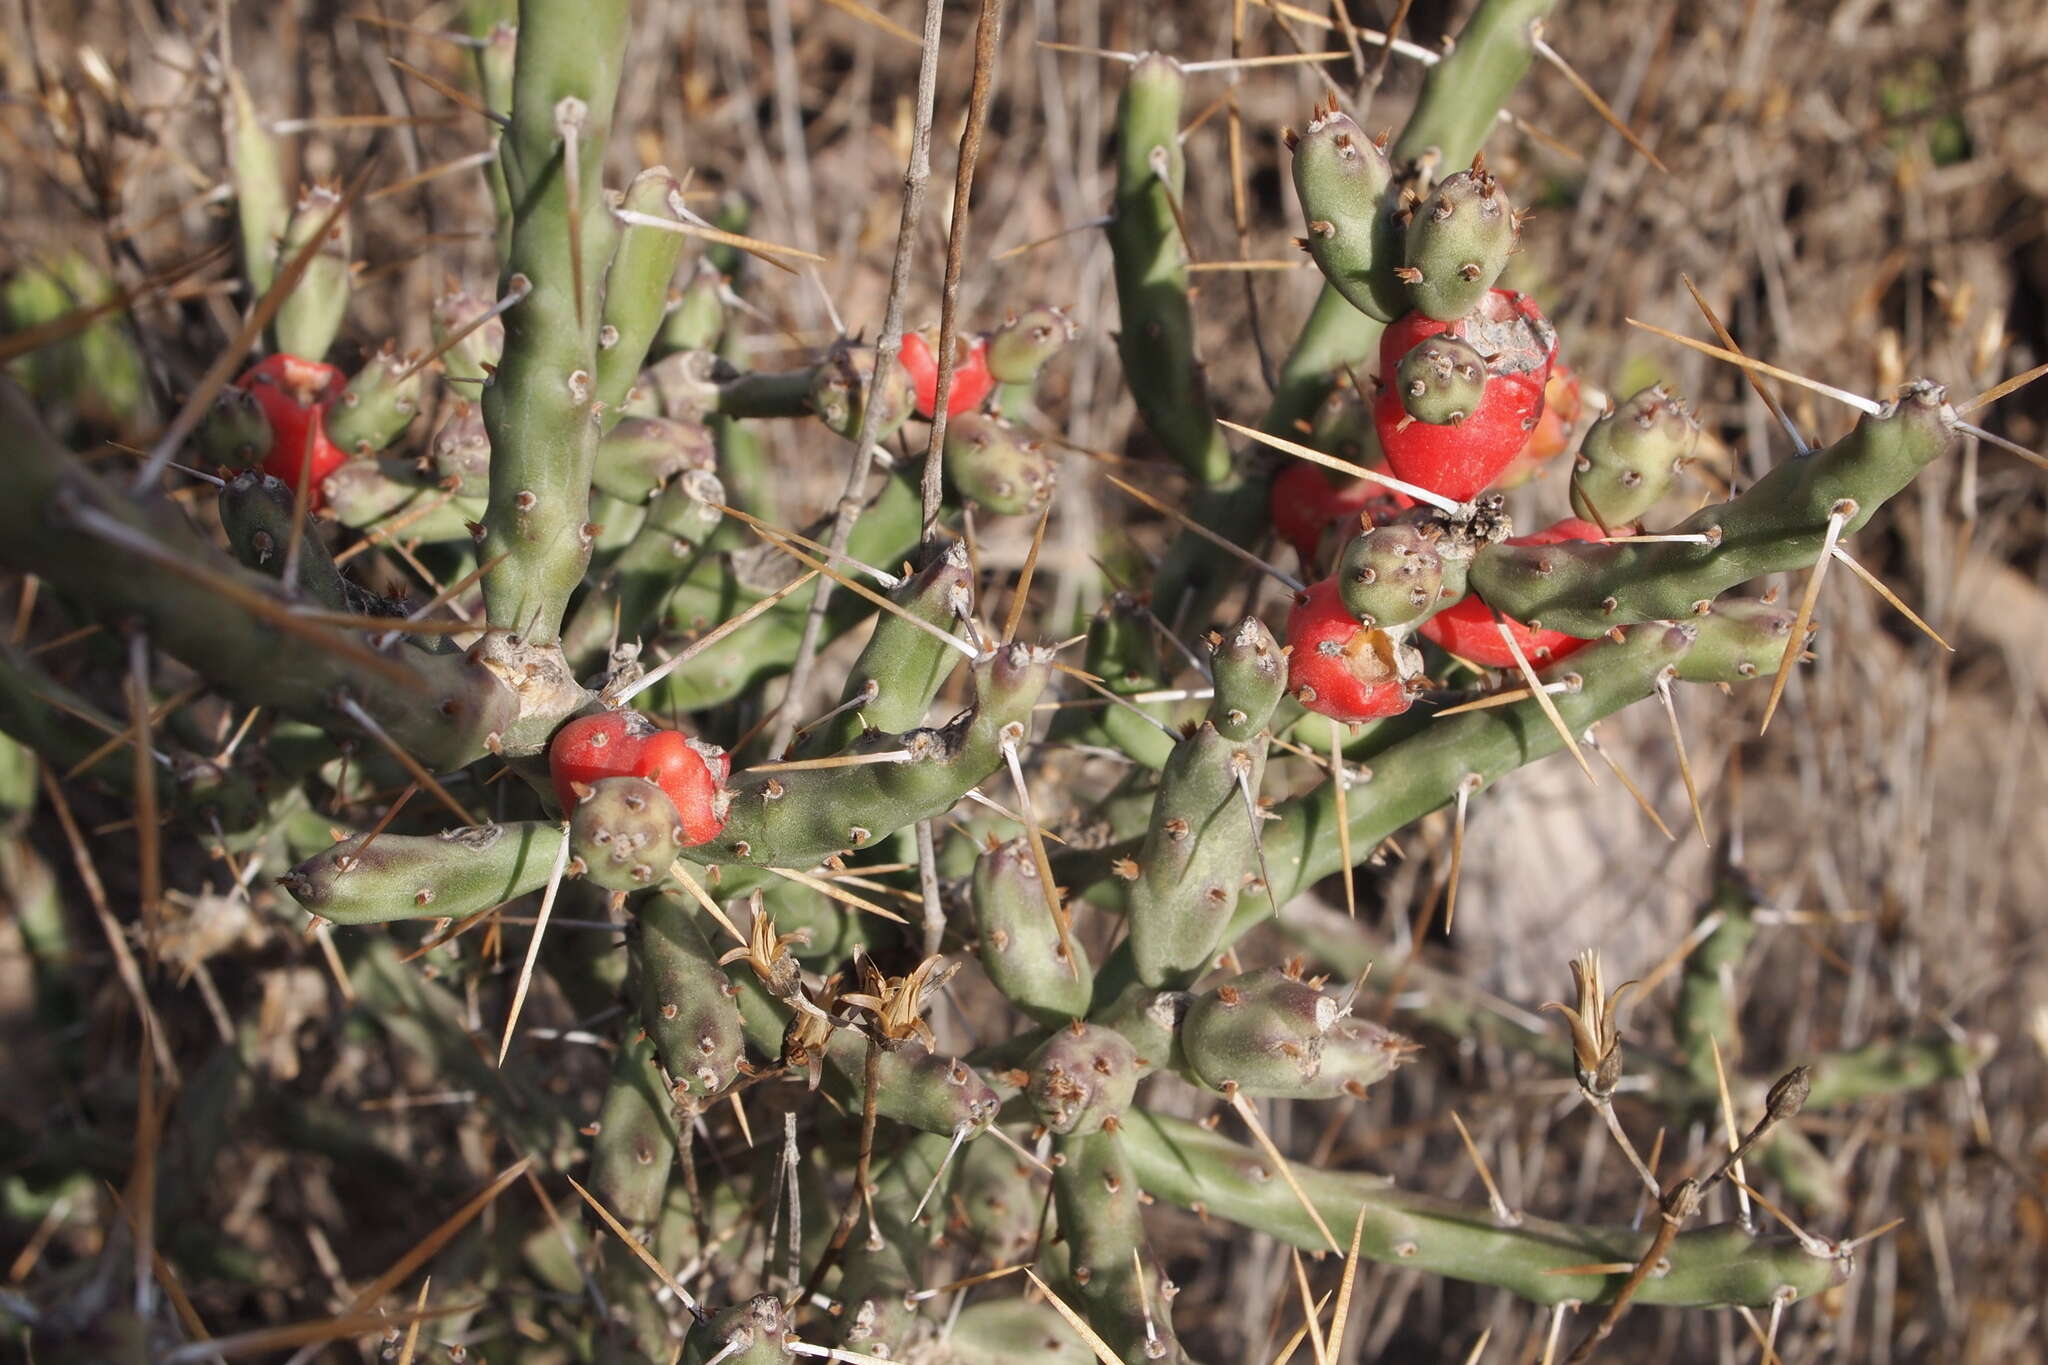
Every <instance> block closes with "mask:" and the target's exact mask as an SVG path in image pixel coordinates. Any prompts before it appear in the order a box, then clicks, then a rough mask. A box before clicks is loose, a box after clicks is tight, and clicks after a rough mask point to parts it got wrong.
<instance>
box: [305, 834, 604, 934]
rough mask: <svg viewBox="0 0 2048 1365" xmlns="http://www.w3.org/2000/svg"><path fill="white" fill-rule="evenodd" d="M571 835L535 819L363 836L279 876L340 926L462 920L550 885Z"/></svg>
mask: <svg viewBox="0 0 2048 1365" xmlns="http://www.w3.org/2000/svg"><path fill="white" fill-rule="evenodd" d="M567 837H568V836H567V834H566V833H565V832H564V831H563V829H562V827H561V826H560V825H555V824H549V823H548V822H546V821H541V820H530V821H525V822H522V823H518V824H507V825H479V826H476V827H474V828H469V829H453V830H449V831H447V832H446V833H443V834H428V835H407V834H379V835H377V836H376V837H375V838H374V839H373V838H371V837H370V836H369V835H368V834H358V835H355V836H353V837H352V838H348V839H343V840H342V841H341V842H339V843H337V844H335V845H334V846H333V847H331V848H327V849H323V850H321V851H320V852H319V853H316V854H314V855H313V856H312V857H311V858H308V859H307V860H306V861H304V862H302V863H300V864H299V865H298V866H297V867H295V868H293V869H292V870H291V871H290V872H288V873H286V874H285V875H284V876H282V877H280V878H279V879H278V882H279V884H280V885H281V886H283V887H284V889H285V890H286V891H288V892H290V893H291V895H292V898H293V899H294V900H296V901H298V903H299V904H300V905H302V906H304V907H305V908H306V909H308V910H310V911H312V912H313V913H314V914H316V915H318V916H320V917H321V918H322V919H326V920H330V921H332V922H334V923H336V924H388V923H391V922H393V921H395V920H407V919H461V918H463V917H465V916H468V915H473V914H475V913H476V912H477V911H479V910H488V909H490V908H491V907H492V906H494V905H502V904H504V903H505V902H506V901H509V900H513V899H516V898H517V897H520V896H523V895H526V894H527V893H528V892H531V891H538V890H540V889H541V888H542V887H543V886H545V885H547V881H548V875H549V873H550V872H551V871H552V870H553V868H554V866H555V862H556V859H557V857H558V856H559V855H560V854H561V853H562V851H563V841H564V840H565V839H566V838H567Z"/></svg>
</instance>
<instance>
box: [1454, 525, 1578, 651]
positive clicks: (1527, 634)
mask: <svg viewBox="0 0 2048 1365" xmlns="http://www.w3.org/2000/svg"><path fill="white" fill-rule="evenodd" d="M1603 534H1604V533H1603V532H1602V531H1601V530H1600V528H1599V527H1598V526H1595V525H1594V524H1593V523H1592V522H1590V521H1580V520H1579V519H1578V518H1577V517H1566V518H1565V519H1564V520H1563V521H1560V522H1558V523H1557V524H1556V525H1555V526H1552V527H1549V528H1548V529H1546V530H1542V531H1538V532H1536V533H1535V534H1533V535H1526V536H1511V537H1509V538H1508V541H1507V543H1508V544H1510V545H1556V544H1558V543H1560V542H1562V541H1567V540H1599V539H1602V538H1603ZM1500 619H1501V620H1503V621H1506V622H1507V625H1508V630H1509V631H1510V632H1512V633H1513V635H1514V637H1515V643H1516V644H1518V645H1520V646H1521V647H1522V656H1523V657H1524V658H1526V659H1527V660H1528V661H1529V662H1530V664H1532V665H1533V666H1535V667H1537V668H1541V667H1543V666H1544V665H1545V664H1554V663H1556V662H1557V661H1558V660H1559V659H1562V658H1564V657H1565V656H1566V655H1569V654H1572V653H1574V652H1576V651H1578V650H1581V649H1584V648H1585V647H1586V646H1587V645H1589V644H1591V643H1593V642H1592V641H1591V640H1581V639H1579V638H1578V637H1576V636H1573V635H1566V634H1565V633H1564V632H1563V631H1559V630H1531V629H1530V628H1529V627H1527V626H1525V625H1523V624H1522V623H1521V622H1520V621H1517V620H1515V619H1514V618H1513V617H1511V616H1507V615H1505V614H1503V615H1502V616H1501V618H1500ZM1422 634H1423V637H1424V638H1425V639H1427V640H1429V641H1431V642H1432V643H1434V644H1435V645H1437V646H1438V647H1439V648H1440V649H1442V650H1443V651H1444V652H1445V653H1447V654H1455V655H1457V656H1458V657H1459V658H1460V659H1464V660H1466V661H1467V662H1469V663H1475V664H1478V665H1479V666H1480V667H1482V668H1513V667H1515V656H1514V654H1513V653H1512V652H1510V651H1509V649H1508V645H1507V641H1505V640H1503V639H1501V637H1500V628H1499V627H1498V626H1496V625H1495V624H1494V612H1493V610H1492V609H1491V608H1490V607H1488V606H1487V605H1486V604H1485V603H1484V602H1482V601H1480V600H1479V598H1478V596H1477V595H1471V596H1466V597H1463V598H1461V599H1459V600H1458V601H1457V602H1456V603H1454V604H1452V605H1451V606H1448V607H1445V608H1444V609H1443V610H1442V611H1440V612H1438V613H1437V614H1436V615H1434V616H1432V617H1430V618H1429V619H1428V620H1426V621H1424V622H1423V623H1422Z"/></svg>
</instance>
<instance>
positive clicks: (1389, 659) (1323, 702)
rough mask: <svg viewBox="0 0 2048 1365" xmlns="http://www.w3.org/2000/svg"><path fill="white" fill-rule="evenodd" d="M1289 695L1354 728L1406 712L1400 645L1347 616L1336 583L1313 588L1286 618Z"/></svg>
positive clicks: (1406, 698)
mask: <svg viewBox="0 0 2048 1365" xmlns="http://www.w3.org/2000/svg"><path fill="white" fill-rule="evenodd" d="M1287 648H1288V654H1287V690H1288V692H1289V693H1291V694H1292V695H1293V697H1294V699H1295V700H1296V701H1298V702H1300V703H1301V704H1302V706H1304V707H1305V708H1307V709H1308V710H1310V711H1313V712H1315V713H1316V714H1317V715H1320V716H1328V717H1330V718H1331V719H1332V720H1340V721H1344V722H1347V723H1349V724H1353V725H1356V724H1358V723H1360V722H1362V721H1368V720H1379V719H1381V718H1382V717H1385V716H1398V715H1400V714H1401V713H1402V712H1403V711H1406V710H1407V709H1408V703H1409V696H1408V684H1407V681H1406V680H1405V679H1404V678H1403V677H1402V676H1401V666H1400V663H1399V659H1398V651H1399V650H1400V648H1401V646H1400V644H1399V643H1398V642H1397V641H1395V639H1394V638H1393V637H1392V636H1390V635H1388V634H1387V632H1385V631H1383V630H1372V629H1369V628H1368V627H1366V626H1365V625H1363V624H1362V623H1360V621H1359V619H1358V618H1357V617H1355V616H1353V615H1352V614H1351V613H1350V612H1349V611H1347V610H1345V608H1344V602H1343V600H1342V599H1341V598H1339V597H1338V595H1337V580H1336V579H1334V578H1325V579H1323V580H1322V581H1321V582H1318V583H1311V584H1310V585H1309V587H1308V591H1307V592H1306V593H1305V594H1303V596H1301V597H1300V598H1299V599H1297V600H1296V602H1295V604H1294V610H1293V611H1292V612H1291V613H1289V615H1288V617H1287Z"/></svg>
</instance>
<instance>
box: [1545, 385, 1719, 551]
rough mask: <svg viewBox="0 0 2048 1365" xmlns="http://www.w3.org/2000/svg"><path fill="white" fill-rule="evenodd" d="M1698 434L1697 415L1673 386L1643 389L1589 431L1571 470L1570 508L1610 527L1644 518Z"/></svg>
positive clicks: (1693, 446) (1688, 455)
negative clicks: (1687, 406)
mask: <svg viewBox="0 0 2048 1365" xmlns="http://www.w3.org/2000/svg"><path fill="white" fill-rule="evenodd" d="M1699 440H1700V424H1699V419H1698V418H1696V417H1694V416H1693V415H1692V413H1691V412H1690V411H1688V410H1687V408H1686V406H1685V404H1684V403H1683V402H1681V401H1679V400H1678V399H1677V398H1675V397H1673V396H1672V394H1671V392H1670V391H1669V390H1667V389H1666V388H1665V387H1664V386H1663V385H1661V384H1658V385H1654V386H1652V387H1650V388H1647V389H1642V390H1639V391H1638V392H1636V393H1635V394H1633V395H1631V396H1630V397H1629V400H1628V401H1627V402H1625V403H1623V404H1622V405H1621V406H1620V407H1618V408H1616V409H1614V410H1613V411H1612V412H1609V413H1607V414H1605V415H1604V416H1602V417H1601V418H1600V420H1599V421H1597V422H1595V423H1594V424H1593V427H1592V430H1590V431H1588V432H1587V433H1586V439H1585V441H1584V442H1583V443H1582V444H1581V445H1580V446H1579V453H1578V457H1577V460H1576V462H1575V464H1574V468H1573V473H1572V490H1571V492H1572V511H1573V512H1574V513H1576V514H1577V515H1579V516H1581V517H1584V518H1586V520H1588V521H1592V522H1595V523H1597V524H1598V525H1602V526H1608V527H1621V526H1627V525H1629V524H1630V523H1632V522H1637V521H1641V520H1642V519H1643V517H1644V516H1645V515H1646V514H1647V513H1648V512H1649V510H1650V509H1651V508H1652V507H1655V506H1656V505H1657V501H1658V499H1660V498H1662V497H1663V496H1664V494H1665V492H1666V491H1667V490H1668V489H1669V488H1670V487H1671V480H1672V478H1673V477H1674V476H1676V475H1677V473H1678V471H1679V470H1680V469H1682V468H1684V467H1685V463H1686V461H1688V460H1690V459H1691V458H1692V453H1693V451H1694V449H1696V448H1697V447H1698V445H1699Z"/></svg>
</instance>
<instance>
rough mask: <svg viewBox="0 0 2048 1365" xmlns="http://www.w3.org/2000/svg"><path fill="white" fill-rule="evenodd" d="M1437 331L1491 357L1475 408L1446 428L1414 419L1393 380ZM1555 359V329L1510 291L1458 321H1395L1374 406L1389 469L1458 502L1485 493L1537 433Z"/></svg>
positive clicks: (1417, 317) (1386, 336)
mask: <svg viewBox="0 0 2048 1365" xmlns="http://www.w3.org/2000/svg"><path fill="white" fill-rule="evenodd" d="M1440 334H1448V335H1450V336H1453V337H1456V338H1458V339H1459V340H1461V341H1465V342H1467V343H1469V344H1470V345H1471V346H1472V347H1473V348H1474V349H1476V350H1477V351H1478V352H1479V353H1480V354H1481V355H1482V356H1485V357H1486V358H1487V365H1486V385H1485V388H1484V389H1483V390H1482V392H1481V396H1480V400H1479V404H1478V406H1477V407H1476V408H1475V409H1474V410H1473V412H1472V414H1471V415H1470V416H1468V417H1466V418H1465V419H1464V420H1463V421H1461V422H1458V423H1456V424H1449V425H1442V426H1439V425H1437V424H1436V423H1433V422H1423V421H1418V420H1417V419H1415V418H1414V417H1411V416H1410V415H1409V413H1408V410H1407V409H1406V408H1405V407H1403V406H1402V403H1401V395H1400V394H1399V393H1398V392H1397V391H1396V390H1397V386H1396V385H1395V384H1394V382H1393V375H1394V373H1395V371H1396V370H1398V369H1399V368H1400V364H1401V358H1402V357H1403V356H1405V355H1407V354H1408V352H1409V351H1411V350H1413V349H1414V348H1415V347H1416V346H1418V345H1420V344H1421V343H1422V342H1424V341H1427V340H1428V339H1429V338H1430V337H1433V336H1437V335H1440ZM1556 358H1557V332H1556V330H1555V329H1554V328H1552V327H1551V325H1550V323H1549V322H1548V321H1547V320H1546V319H1545V318H1544V316H1543V314H1542V312H1541V311H1539V310H1538V309H1537V307H1536V305H1535V304H1534V303H1533V302H1531V301H1530V299H1529V297H1528V296H1527V295H1525V294H1517V293H1515V292H1514V291H1512V290H1507V289H1495V290H1492V291H1491V292H1489V293H1488V294H1487V296H1486V301H1485V302H1484V303H1482V304H1481V305H1480V306H1479V307H1478V308H1476V309H1474V310H1473V311H1472V312H1470V313H1468V314H1467V315H1465V316H1464V317H1462V318H1459V319H1458V320H1457V321H1456V322H1439V321H1437V320H1436V319H1435V318H1432V317H1429V316H1427V315H1425V314H1422V313H1410V314H1408V316H1406V317H1404V318H1402V319H1401V320H1400V321H1398V322H1396V323H1394V324H1393V325H1392V326H1390V327H1388V328H1387V330H1386V331H1385V332H1384V333H1382V334H1381V337H1380V379H1381V386H1380V391H1379V396H1378V397H1377V398H1376V399H1374V401H1373V409H1372V417H1373V427H1374V429H1375V431H1377V432H1378V434H1379V438H1380V448H1381V450H1382V451H1384V452H1385V454H1386V457H1387V467H1388V468H1389V469H1391V470H1393V472H1394V473H1395V474H1397V475H1399V476H1400V477H1401V478H1403V479H1406V480H1407V481H1408V482H1410V483H1416V484H1421V485H1422V486H1423V487H1424V488H1428V489H1431V490H1433V491H1435V492H1438V493H1442V494H1443V495H1444V496H1445V497H1450V498H1456V499H1458V500H1459V501H1460V502H1464V501H1467V500H1469V499H1471V498H1473V497H1476V496H1477V495H1478V494H1480V493H1482V492H1484V491H1485V490H1486V489H1487V488H1489V487H1491V486H1492V485H1493V483H1494V482H1495V481H1496V480H1497V479H1499V478H1500V476H1501V473H1502V471H1504V470H1505V469H1506V468H1507V467H1508V465H1510V464H1511V463H1513V461H1514V459H1515V456H1516V455H1517V454H1519V453H1520V451H1521V450H1522V448H1523V447H1524V446H1526V445H1527V444H1528V443H1529V438H1530V436H1531V434H1533V433H1534V432H1535V430H1536V425H1537V422H1538V419H1540V418H1541V417H1542V415H1543V386H1544V384H1545V382H1546V381H1548V379H1549V378H1550V367H1551V365H1552V363H1553V362H1554V361H1555V360H1556Z"/></svg>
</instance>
